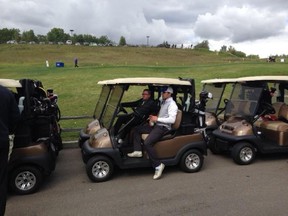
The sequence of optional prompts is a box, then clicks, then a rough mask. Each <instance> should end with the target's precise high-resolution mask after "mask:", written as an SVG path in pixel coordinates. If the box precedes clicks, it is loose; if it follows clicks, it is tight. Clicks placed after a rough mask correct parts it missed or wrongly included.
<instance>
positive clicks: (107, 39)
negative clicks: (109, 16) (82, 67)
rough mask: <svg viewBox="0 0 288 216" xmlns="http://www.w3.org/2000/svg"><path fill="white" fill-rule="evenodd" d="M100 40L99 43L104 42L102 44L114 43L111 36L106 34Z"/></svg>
mask: <svg viewBox="0 0 288 216" xmlns="http://www.w3.org/2000/svg"><path fill="white" fill-rule="evenodd" d="M98 41H99V44H102V45H109V44H111V43H112V41H111V40H109V38H108V37H107V36H106V35H104V36H101V37H100V38H99V39H98Z"/></svg>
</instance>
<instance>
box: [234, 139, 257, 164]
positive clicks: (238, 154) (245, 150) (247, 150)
mask: <svg viewBox="0 0 288 216" xmlns="http://www.w3.org/2000/svg"><path fill="white" fill-rule="evenodd" d="M231 153H232V158H233V160H234V162H235V163H236V164H239V165H249V164H251V163H252V162H253V160H254V158H255V154H256V152H255V148H254V147H253V146H252V145H251V144H250V143H248V142H241V143H237V144H235V145H234V146H233V148H232V152H231Z"/></svg>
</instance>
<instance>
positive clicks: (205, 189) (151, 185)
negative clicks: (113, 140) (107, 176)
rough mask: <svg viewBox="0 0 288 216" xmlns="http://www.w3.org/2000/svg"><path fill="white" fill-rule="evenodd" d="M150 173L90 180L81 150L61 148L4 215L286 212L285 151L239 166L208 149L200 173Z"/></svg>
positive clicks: (134, 172)
mask: <svg viewBox="0 0 288 216" xmlns="http://www.w3.org/2000/svg"><path fill="white" fill-rule="evenodd" d="M152 175H153V170H152V169H133V170H124V171H123V170H121V171H118V172H117V173H115V175H114V178H113V179H112V180H110V181H108V182H104V183H92V182H90V180H89V179H88V177H87V175H86V172H85V166H84V164H83V163H82V160H81V154H80V150H79V149H77V148H69V149H64V150H63V151H62V152H60V155H59V158H58V161H57V167H56V170H55V172H54V173H53V174H52V176H51V177H50V178H49V179H48V180H47V181H46V182H45V184H44V185H42V187H41V188H40V191H38V192H37V193H35V194H32V195H26V196H17V195H10V196H9V197H8V202H7V208H6V216H38V215H39V216H52V215H53V216H66V215H67V216H74V215H82V216H86V215H93V216H95V215H97V216H98V215H99V216H102V215H105V216H110V215H125V216H126V215H137V216H141V215H145V216H146V215H149V216H154V215H165V216H167V215H172V216H175V215H179V216H183V215H187V216H188V215H189V216H191V215H193V216H198V215H199V216H208V215H211V216H212V215H213V216H217V215H219V216H224V215H227V216H230V215H231V216H236V215H241V216H250V215H256V216H257V215H261V216H265V215H269V216H271V215H277V216H280V215H283V216H284V215H285V216H286V215H288V207H287V206H288V155H284V156H283V155H277V156H273V157H271V156H269V157H267V156H266V157H258V159H257V160H256V161H255V163H253V164H252V165H249V166H239V165H236V164H234V163H233V161H232V159H231V158H230V157H226V156H215V155H212V154H209V156H208V157H206V158H205V162H204V166H203V168H202V170H201V171H200V172H198V173H194V174H187V173H183V172H182V171H180V170H179V169H178V167H168V168H165V170H164V175H163V178H162V179H161V180H158V181H155V180H152Z"/></svg>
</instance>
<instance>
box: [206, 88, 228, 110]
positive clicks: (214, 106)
mask: <svg viewBox="0 0 288 216" xmlns="http://www.w3.org/2000/svg"><path fill="white" fill-rule="evenodd" d="M225 87H226V84H225V83H216V84H213V83H211V84H210V83H207V84H205V85H204V87H203V90H204V91H207V92H211V93H212V95H213V98H212V100H207V102H206V112H211V113H215V114H217V111H218V110H219V106H220V104H221V99H222V96H223V92H224V90H225Z"/></svg>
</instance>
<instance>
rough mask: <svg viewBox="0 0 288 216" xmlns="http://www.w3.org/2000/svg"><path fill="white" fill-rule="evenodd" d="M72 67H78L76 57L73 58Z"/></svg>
mask: <svg viewBox="0 0 288 216" xmlns="http://www.w3.org/2000/svg"><path fill="white" fill-rule="evenodd" d="M74 67H78V58H75V59H74Z"/></svg>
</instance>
